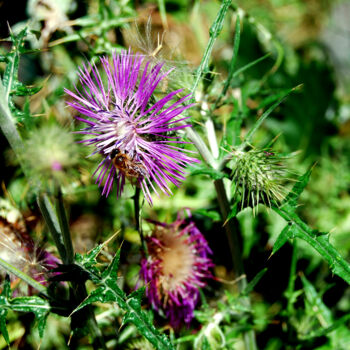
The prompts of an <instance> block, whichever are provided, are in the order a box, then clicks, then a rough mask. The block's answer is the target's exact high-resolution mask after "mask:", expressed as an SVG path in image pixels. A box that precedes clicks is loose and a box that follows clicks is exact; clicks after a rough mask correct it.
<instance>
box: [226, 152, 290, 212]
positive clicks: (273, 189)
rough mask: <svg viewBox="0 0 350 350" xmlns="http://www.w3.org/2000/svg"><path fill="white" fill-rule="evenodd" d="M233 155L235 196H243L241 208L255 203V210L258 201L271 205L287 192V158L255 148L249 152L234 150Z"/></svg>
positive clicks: (280, 199)
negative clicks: (285, 184)
mask: <svg viewBox="0 0 350 350" xmlns="http://www.w3.org/2000/svg"><path fill="white" fill-rule="evenodd" d="M232 158H233V159H234V166H233V169H232V186H234V196H238V195H240V200H241V205H242V207H243V206H252V207H253V209H254V211H255V210H257V209H256V208H257V205H258V204H259V203H264V204H265V205H267V206H271V201H275V202H280V201H282V200H283V198H284V197H285V196H286V194H287V190H286V188H285V186H284V183H285V181H286V175H287V173H288V171H287V168H286V166H285V160H286V158H287V157H285V156H281V155H279V154H276V153H273V152H271V150H259V149H254V148H253V149H250V150H248V151H246V152H245V151H235V150H234V151H233V155H232Z"/></svg>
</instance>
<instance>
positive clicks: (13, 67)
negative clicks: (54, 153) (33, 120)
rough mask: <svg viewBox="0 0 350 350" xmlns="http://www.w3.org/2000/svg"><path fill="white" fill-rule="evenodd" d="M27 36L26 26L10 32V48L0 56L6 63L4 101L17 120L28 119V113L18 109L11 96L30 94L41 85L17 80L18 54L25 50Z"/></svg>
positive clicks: (38, 89) (36, 90)
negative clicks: (35, 85)
mask: <svg viewBox="0 0 350 350" xmlns="http://www.w3.org/2000/svg"><path fill="white" fill-rule="evenodd" d="M26 36H27V27H25V28H24V29H23V30H21V31H20V32H19V33H18V34H17V35H15V34H13V33H12V32H11V33H10V37H11V41H12V48H11V51H10V52H9V53H8V54H6V55H5V56H2V57H1V59H0V60H1V61H2V62H5V63H6V68H5V72H4V76H3V84H4V87H5V96H4V97H5V101H6V102H7V104H8V106H9V108H10V110H11V112H12V114H13V115H14V116H15V117H16V119H17V122H20V121H27V122H28V121H29V118H28V117H29V116H30V115H29V113H28V112H27V111H24V112H23V111H21V110H19V109H18V108H17V107H16V105H15V103H14V102H13V100H12V96H13V95H16V96H31V95H34V94H36V93H37V92H38V91H40V90H41V87H29V86H25V85H24V84H23V83H21V82H20V81H19V80H18V66H19V61H20V55H21V54H22V53H23V52H25V49H24V39H25V37H26Z"/></svg>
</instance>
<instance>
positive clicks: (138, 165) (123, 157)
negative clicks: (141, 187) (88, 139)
mask: <svg viewBox="0 0 350 350" xmlns="http://www.w3.org/2000/svg"><path fill="white" fill-rule="evenodd" d="M109 156H110V157H111V159H112V162H113V165H114V167H115V168H116V169H117V170H119V171H121V172H122V173H123V174H124V175H125V176H126V177H127V178H128V179H129V180H132V179H139V178H141V177H146V176H147V170H146V168H145V166H144V165H143V164H142V162H139V161H136V160H134V159H133V158H132V157H130V155H129V154H128V152H127V151H125V153H123V152H122V151H121V150H119V149H117V148H116V149H114V150H113V151H112V152H111V153H110V155H109Z"/></svg>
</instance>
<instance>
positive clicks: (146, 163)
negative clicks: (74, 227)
mask: <svg viewBox="0 0 350 350" xmlns="http://www.w3.org/2000/svg"><path fill="white" fill-rule="evenodd" d="M101 63H102V67H103V70H104V73H105V76H106V78H107V79H106V80H107V81H106V84H104V83H103V79H102V77H101V75H100V73H99V72H98V70H97V68H96V66H95V65H91V64H88V66H85V65H83V67H82V68H80V69H79V79H80V83H81V86H82V91H81V92H79V91H78V89H77V88H76V92H72V91H69V90H67V89H65V92H66V93H67V94H68V95H70V96H71V97H73V98H74V99H75V101H74V102H68V105H70V106H72V107H73V108H74V109H75V110H76V111H78V112H79V113H81V114H83V115H85V116H86V118H82V117H76V119H78V120H80V121H82V122H84V123H86V124H87V125H88V126H87V127H86V128H85V129H83V130H81V131H79V133H81V134H85V135H89V138H88V139H86V140H83V141H82V142H83V143H86V144H88V145H95V151H94V152H93V154H95V153H100V154H101V155H102V156H103V160H102V161H101V163H100V164H99V165H98V167H97V169H96V171H95V174H96V173H98V176H97V179H96V183H98V185H99V186H101V185H102V183H103V182H104V185H103V191H102V194H103V195H106V196H108V195H109V193H110V192H111V190H112V186H113V183H114V181H115V182H116V186H117V195H118V196H120V194H121V193H122V191H123V187H124V184H125V178H128V179H129V180H131V181H134V182H136V184H137V185H138V186H140V187H141V188H142V190H143V193H144V195H145V197H146V198H147V200H148V201H149V203H152V198H151V193H150V189H153V190H154V191H155V192H156V193H157V190H156V188H155V186H154V184H153V183H156V184H157V185H158V187H159V188H160V189H161V191H162V192H164V193H165V194H167V195H170V194H172V192H171V190H170V188H169V182H171V183H173V184H175V185H176V186H179V185H180V183H181V181H182V180H184V175H185V171H184V169H185V167H186V166H187V165H188V164H190V163H193V162H196V161H197V160H196V159H194V158H191V157H189V156H187V155H186V154H185V152H186V151H185V150H183V149H182V148H180V147H179V145H180V144H184V143H185V142H184V141H182V140H181V139H180V138H179V137H176V136H174V133H175V132H177V131H178V130H180V129H184V128H186V127H188V126H190V125H188V124H185V123H183V121H184V120H186V119H187V118H188V117H183V116H180V115H181V114H182V113H183V112H184V111H185V110H186V109H188V108H189V107H191V104H186V105H185V102H187V101H189V100H190V98H191V96H190V95H187V96H184V97H182V98H180V99H178V100H175V96H176V95H177V94H178V93H180V92H181V91H182V90H176V91H173V92H171V93H169V94H168V95H166V96H165V97H163V98H161V99H160V100H158V101H157V102H155V101H154V99H152V98H153V93H154V91H155V89H156V88H157V87H158V85H159V84H160V83H161V81H162V80H164V79H166V77H167V76H168V74H169V73H170V72H171V71H168V72H163V70H162V67H163V64H161V63H158V64H155V65H152V63H151V62H150V61H147V59H146V58H145V57H144V56H142V55H138V54H136V55H133V54H132V53H131V51H130V50H129V51H128V52H126V51H123V52H122V53H121V54H118V55H117V54H115V53H114V54H113V57H112V62H109V60H108V58H107V57H102V58H101ZM179 116H180V117H179ZM187 152H188V151H187ZM104 180H105V181H104ZM157 195H158V193H157Z"/></svg>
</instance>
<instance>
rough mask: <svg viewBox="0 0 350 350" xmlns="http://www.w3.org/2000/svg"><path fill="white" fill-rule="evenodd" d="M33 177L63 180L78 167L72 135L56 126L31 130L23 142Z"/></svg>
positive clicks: (77, 154)
mask: <svg viewBox="0 0 350 350" xmlns="http://www.w3.org/2000/svg"><path fill="white" fill-rule="evenodd" d="M23 156H24V157H25V159H26V160H27V163H28V164H29V166H30V169H31V170H32V172H33V173H35V176H39V177H40V178H41V179H43V180H51V179H55V180H58V181H59V182H62V181H64V180H65V178H66V177H67V175H68V174H69V173H71V172H72V171H73V169H74V168H75V167H76V166H77V165H78V161H79V153H78V147H77V145H76V144H75V142H74V138H73V135H72V134H71V133H70V132H69V131H67V130H66V129H64V128H63V127H61V126H59V125H57V124H50V125H43V126H41V127H40V128H37V129H35V130H32V131H31V132H30V134H29V135H28V138H27V139H26V140H25V148H24V155H23Z"/></svg>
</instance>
